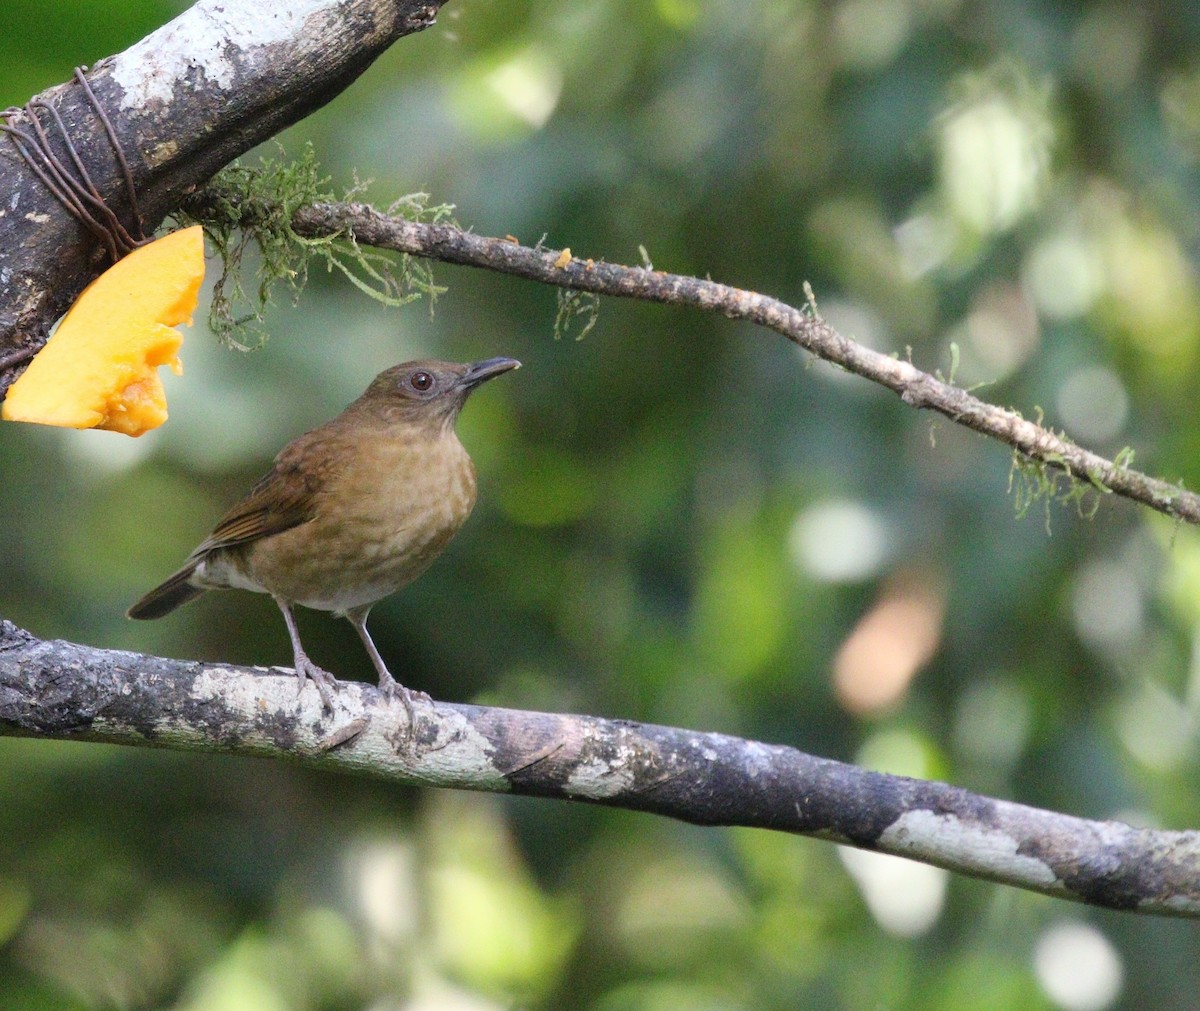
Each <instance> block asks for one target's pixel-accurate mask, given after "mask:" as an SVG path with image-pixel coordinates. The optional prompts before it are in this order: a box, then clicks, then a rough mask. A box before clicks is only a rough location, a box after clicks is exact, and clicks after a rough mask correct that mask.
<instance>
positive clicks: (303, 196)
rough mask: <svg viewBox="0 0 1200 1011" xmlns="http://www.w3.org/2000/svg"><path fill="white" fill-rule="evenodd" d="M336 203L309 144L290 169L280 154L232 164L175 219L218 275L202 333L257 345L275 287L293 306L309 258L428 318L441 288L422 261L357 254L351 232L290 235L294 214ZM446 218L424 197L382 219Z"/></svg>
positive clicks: (360, 250) (358, 188) (402, 202)
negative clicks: (422, 306)
mask: <svg viewBox="0 0 1200 1011" xmlns="http://www.w3.org/2000/svg"><path fill="white" fill-rule="evenodd" d="M365 188H366V187H365V185H364V184H362V183H356V184H355V186H354V187H352V188H351V189H350V190H348V191H347V192H346V193H345V194H343V196H342V199H343V200H354V199H357V198H361V197H362V195H363V192H364V190H365ZM335 199H337V197H336V194H335V193H334V191H333V190H332V189H331V188H330V179H329V177H328V176H323V175H321V173H320V171H319V169H318V166H317V162H316V156H315V154H314V152H313V148H312V145H311V144H309V145H306V146H305V148H304V150H303V151H302V153H301V154H300V157H299V158H297V159H295V160H288V159H286V158H284V157H283V152H282V149H280V156H279V157H277V158H270V157H267V158H263V159H262V160H261V161H260V162H259V164H257V165H244V164H242V163H241V162H234V163H233V164H232V165H229V166H227V167H226V168H224V169H222V170H221V171H220V172H218V173H217V174H216V175H215V176H214V177H213V178H212V180H211V181H210V182H209V183H208V185H207V186H206V187H204V189H202V190H200V191H199V192H198V193H197V194H196V195H195V196H194V197H192V198H191V199H189V200H188V201H187V202H186V203H185V204H184V205H183V206H182V208H181V209H180V210H179V211H178V212H177V213H176V214H175V215H174V216H175V217H176V218H177V219H178V220H179V221H180V223H181V224H183V225H190V224H200V225H203V226H204V231H205V233H206V234H207V235H208V238H209V240H210V241H211V242H212V244H213V247H214V248H215V249H216V251H217V253H218V254H219V255H220V257H221V261H222V266H223V269H222V272H221V276H220V277H219V278H218V279H217V281H216V283H215V284H214V286H213V293H212V304H211V308H210V311H209V326H210V327H211V328H212V330H213V332H214V333H215V334H216V335H217V336H218V337H219V338H220V339H221V340H222V341H223V342H224V343H226V344H229V345H231V346H233V347H237V348H240V349H242V350H250V349H252V348H255V347H258V346H260V345H261V344H262V342H263V340H264V339H265V334H264V331H263V330H262V327H261V324H262V321H263V317H264V314H265V312H266V308H267V306H268V305H270V303H271V294H272V291H273V290H274V289H275V287H276V285H278V284H281V283H282V284H284V285H286V286H287V288H288V289H290V291H291V293H292V296H293V300H295V299H298V298H299V295H300V292H301V291H302V290H303V289H304V286H305V284H306V282H307V280H308V270H309V264H310V262H311V261H312V260H313V258H314V257H315V258H316V259H317V260H318V261H323V262H324V264H325V268H326V270H328V271H333V270H335V269H336V270H338V271H340V272H341V273H342V274H344V275H345V276H346V278H347V279H348V280H349V281H350V282H351V283H352V284H353V285H354V286H355V287H357V288H358V289H359V290H360V291H362V292H363V293H364V294H366V295H368V296H370V297H371V298H373V299H375V300H376V301H378V302H382V303H383V304H385V305H392V306H400V305H405V304H407V303H408V302H411V301H413V300H415V299H418V298H420V297H421V296H423V295H424V296H427V297H428V298H429V299H430V311H432V307H433V303H434V302H435V301H436V299H437V296H438V295H440V294H442V293H443V292H444V291H445V288H441V287H439V286H438V285H437V284H436V283H435V282H434V277H433V271H432V269H431V268H430V266H429V263H428V262H427V261H425V260H421V259H418V258H415V257H411V256H408V255H407V254H391V253H381V252H378V251H376V250H373V249H367V248H364V247H362V246H360V245H359V244H358V242H356V241H355V238H354V236H353V235H351V234H349V233H339V234H337V235H331V236H326V237H322V238H308V237H306V236H302V235H298V234H297V233H296V231H295V230H294V228H293V227H292V219H293V215H294V214H295V213H296V211H297V210H299V209H300V208H302V207H305V206H308V205H310V204H316V203H325V202H332V201H334V200H335ZM453 210H454V208H453V206H452V205H450V204H436V205H435V204H430V203H429V196H428V194H425V193H413V194H409V195H407V196H404V197H401V198H400V199H399V200H397V201H396V202H395V203H393V204H392V205H391V206H389V207H388V208H387V213H388V214H398V215H402V216H404V217H406V218H409V219H410V220H414V221H428V222H438V221H445V220H449V219H450V218H451V214H452V212H453ZM252 246H256V247H257V248H258V250H259V254H260V255H259V262H258V269H257V274H258V285H257V288H256V289H252V293H248V292H247V287H248V285H247V283H246V280H245V269H246V268H245V264H244V261H245V257H246V253H247V252H248V251H249V250H250V249H251V247H252Z"/></svg>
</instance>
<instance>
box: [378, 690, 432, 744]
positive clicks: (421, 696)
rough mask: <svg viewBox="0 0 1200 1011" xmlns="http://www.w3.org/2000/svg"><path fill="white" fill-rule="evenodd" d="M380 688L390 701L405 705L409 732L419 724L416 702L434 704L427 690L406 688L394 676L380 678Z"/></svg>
mask: <svg viewBox="0 0 1200 1011" xmlns="http://www.w3.org/2000/svg"><path fill="white" fill-rule="evenodd" d="M379 690H380V691H381V692H382V693H383V696H384V698H386V699H388V700H390V701H396V702H399V703H400V704H401V705H402V706H404V712H405V714H406V715H407V716H408V725H409V732H410V733H411V732H412V728H413V727H415V726H416V724H417V714H416V710H415V709H414V707H413V703H414V702H420V703H421V704H422V705H426V704H429V705H432V703H433V699H432V698H430V697H429V695H428V694H426V693H425V692H420V691H414V690H413V689H412V688H405V687H404V685H402V684H401V683H400V682H399V681H397V680H396V679H395V678H393V677H388V678H386V679H385V678H380V679H379Z"/></svg>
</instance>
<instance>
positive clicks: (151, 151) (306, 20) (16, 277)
mask: <svg viewBox="0 0 1200 1011" xmlns="http://www.w3.org/2000/svg"><path fill="white" fill-rule="evenodd" d="M443 2H444V0H259V2H256V3H254V4H230V3H227V2H225V0H200V2H199V3H196V4H195V5H194V6H193V7H191V8H189V9H188V10H187V11H185V12H184V13H183V14H181V15H180V16H179V17H177V18H176V19H175V20H174V21H171V22H170V23H168V24H167V25H164V26H163V27H162V28H160V29H159V30H158V31H156V32H154V33H153V34H151V35H148V36H147V37H146V38H144V39H142V41H141V42H138V43H137V44H136V45H134V46H132V47H131V48H129V49H127V50H126V51H125V52H123V53H120V54H118V55H116V56H110V57H107V58H105V59H103V60H101V61H100V62H99V63H97V64H96V65H95V66H94V67H93V68H92V69H91V71H90V72H89V73H88V74H87V78H88V81H89V83H90V85H91V87H92V89H93V91H94V92H95V94H96V97H97V98H98V99H99V101H100V104H101V105H102V107H103V108H104V109H105V111H106V112H107V114H108V116H109V118H110V119H111V120H112V123H113V126H114V128H115V131H116V135H117V137H118V139H119V142H120V144H121V147H122V149H123V150H124V152H125V156H126V158H127V159H128V162H129V167H130V169H131V172H132V175H133V182H134V185H135V187H136V191H137V194H138V201H139V203H140V206H141V211H142V216H143V219H144V225H145V228H146V230H147V231H152V230H153V229H154V228H155V227H157V226H158V224H159V223H160V222H161V221H162V219H163V217H164V216H165V215H166V214H167V213H169V212H170V211H171V210H173V209H175V208H176V207H178V206H179V203H180V201H181V200H182V199H183V197H184V196H185V195H186V194H188V193H190V192H192V191H194V190H195V189H196V188H197V187H199V186H201V185H202V184H203V183H204V182H205V181H207V180H208V178H209V177H210V176H211V175H212V174H213V173H214V172H216V171H217V170H218V169H219V168H221V167H222V166H223V165H226V164H228V163H229V162H230V161H232V160H233V159H234V158H236V157H237V156H238V155H239V154H241V153H243V152H244V151H247V150H249V149H250V148H251V147H253V146H254V145H255V144H258V143H261V142H262V141H264V140H266V139H268V138H269V137H272V136H273V135H274V134H276V133H278V132H279V131H280V130H282V129H283V128H284V127H286V126H288V125H290V124H291V123H294V122H296V121H297V120H299V119H302V118H303V117H304V116H306V115H308V114H309V113H310V112H312V111H313V110H314V109H316V108H318V107H319V106H321V105H323V104H324V103H326V102H328V101H329V100H330V99H331V98H333V97H334V96H335V95H337V94H338V93H339V92H341V91H342V90H343V89H344V88H345V87H346V86H347V85H349V84H350V83H351V82H352V81H353V80H355V78H357V77H358V76H359V75H360V74H361V73H362V72H363V71H364V70H366V69H367V67H369V66H370V65H371V63H372V62H374V60H375V59H376V57H378V56H379V55H380V54H381V53H382V52H383V51H384V50H385V49H387V48H388V46H390V45H391V44H392V43H393V42H395V41H396V40H397V39H398V38H401V37H402V36H404V35H408V34H411V33H412V32H417V31H420V30H421V29H423V28H426V27H428V26H429V25H430V24H432V23H433V21H434V18H435V17H436V15H437V13H438V10H439V9H440V7H441V6H442V3H443ZM37 98H39V99H42V100H44V101H45V102H47V103H48V104H49V105H51V106H52V107H53V108H54V109H55V110H56V111H57V112H58V114H59V115H60V116H61V117H62V120H63V123H64V124H65V127H66V130H67V131H68V133H69V134H70V136H71V139H72V142H73V143H74V145H75V147H76V148H77V149H78V151H79V153H80V156H81V159H82V161H83V163H84V164H85V165H86V166H87V169H88V172H89V174H90V175H91V176H92V178H93V180H94V182H95V183H96V186H97V189H98V190H99V192H100V194H101V196H103V197H104V199H105V201H106V202H107V203H108V204H109V205H110V206H111V207H112V208H113V209H114V211H116V212H117V213H118V215H119V216H120V217H121V219H122V220H123V221H126V222H128V221H129V220H130V207H129V200H128V196H127V194H126V192H125V183H124V178H123V176H122V174H121V172H120V168H119V165H118V163H117V160H116V157H115V155H114V153H113V151H112V148H111V147H110V145H109V141H108V138H107V137H106V135H105V133H104V131H103V129H102V127H101V124H100V122H99V120H98V118H97V117H96V114H95V111H94V110H93V108H92V106H91V105H90V104H89V102H88V100H87V98H86V96H85V95H84V93H83V89H82V88H80V87H79V86H78V85H77V84H75V83H74V82H72V83H69V84H61V85H58V86H56V87H54V88H50V89H49V90H47V91H44V92H42V93H41V95H39V96H37ZM13 122H14V124H15V125H17V126H24V127H28V126H29V122H28V114H27V113H25V112H20V113H17V114H16V115H15V118H14V120H13ZM43 123H44V124H45V125H46V126H47V128H48V131H49V133H50V136H51V146H52V148H53V149H54V151H55V152H56V154H57V155H58V156H59V157H60V158H61V159H63V160H64V161H67V160H68V159H67V153H66V148H65V146H64V144H63V142H62V137H61V136H59V135H58V134H57V133H56V131H55V129H54V127H53V126H52V125H51V123H50V120H49V118H48V117H46V116H44V115H43ZM0 193H3V194H4V195H5V197H4V206H3V207H0V397H2V396H3V392H4V390H5V389H7V387H8V386H9V385H10V384H11V382H12V381H13V380H14V379H15V378H16V375H17V372H16V366H18V365H19V364H20V363H21V362H22V361H24V360H25V358H26V357H28V354H27V352H28V351H29V350H31V349H37V348H39V347H40V346H41V345H42V344H43V343H44V342H45V339H46V335H47V333H48V332H49V328H50V326H51V325H52V324H53V323H54V321H55V320H56V319H57V318H58V317H59V316H60V315H62V313H63V312H64V311H65V310H66V309H67V307H68V306H69V305H70V304H71V303H72V302H73V301H74V300H75V297H76V296H77V295H78V294H79V292H80V291H81V290H82V289H83V288H84V286H85V285H86V284H87V283H88V282H89V281H90V280H91V279H92V278H93V277H95V276H96V275H97V274H98V273H100V271H101V270H103V269H104V268H105V266H107V262H106V255H105V252H104V250H103V248H102V247H101V245H100V244H99V243H98V241H97V240H96V239H95V238H94V237H93V236H92V235H91V234H90V233H89V232H88V231H87V230H86V229H85V228H83V226H82V225H80V224H79V223H78V222H77V221H76V220H75V218H73V217H72V216H71V215H70V214H69V213H68V212H67V211H66V209H65V208H64V207H63V206H62V205H61V204H59V203H58V201H57V200H56V199H55V198H54V197H53V196H52V195H51V193H50V192H49V191H48V190H47V189H46V187H45V186H44V185H43V184H42V182H41V181H40V180H39V179H38V178H37V176H36V175H34V173H33V172H32V171H31V170H30V168H29V166H28V165H27V164H26V163H25V160H24V159H23V158H22V157H21V155H20V154H19V152H18V150H17V147H16V145H15V144H14V143H13V142H12V140H11V138H8V137H0ZM6 366H7V367H6Z"/></svg>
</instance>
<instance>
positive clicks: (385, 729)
mask: <svg viewBox="0 0 1200 1011" xmlns="http://www.w3.org/2000/svg"><path fill="white" fill-rule="evenodd" d="M296 684H297V682H296V679H295V678H294V677H293V676H291V675H290V674H287V675H286V676H284V675H274V674H271V673H267V672H264V671H262V670H261V669H255V668H245V667H233V666H229V665H224V664H203V663H196V662H191V661H184V660H168V659H164V658H161V657H154V656H145V655H142V654H138V653H126V652H119V651H116V650H102V649H95V648H92V647H89V646H80V645H76V644H74V643H69V642H63V641H59V640H56V641H43V640H40V639H37V638H35V637H34V636H32V635H31V634H30V633H28V632H26V631H24V630H22V629H20V628H18V627H17V626H16V625H13V624H12V623H11V622H8V621H0V735H15V736H27V737H55V738H73V739H80V740H93V741H106V742H109V743H114V744H128V745H135V746H143V747H166V748H175V749H181V750H194V751H205V752H210V753H211V752H217V751H222V752H230V753H233V754H242V755H260V756H270V757H275V758H287V759H291V760H295V761H299V762H302V763H304V764H306V765H311V766H316V767H319V768H324V769H331V770H341V771H344V772H351V773H355V774H359V775H370V776H375V777H379V778H383V779H387V780H390V781H393V782H397V783H408V784H419V785H424V786H435V787H448V788H454V789H463V790H487V791H492V792H497V793H514V794H526V795H531V796H538V797H549V798H556V799H560V800H578V801H584V802H587V803H593V804H604V805H607V806H610V807H621V808H628V809H630V810H636V811H646V812H650V813H653V814H661V815H666V816H668V817H671V818H678V819H681V820H684V821H688V822H692V823H695V824H699V825H745V826H752V827H757V828H766V829H775V830H777V831H782V832H793V833H797V834H800V835H809V836H815V837H817V838H821V839H827V840H830V841H833V842H838V843H845V844H848V845H851V846H857V847H859V848H861V849H868V850H875V851H878V852H880V853H891V854H895V855H897V856H903V857H909V858H911V859H913V860H920V861H923V862H925V863H930V864H936V865H937V866H940V867H945V868H948V869H950V870H953V871H957V872H959V873H961V874H968V875H971V876H974V877H980V878H986V879H989V880H991V881H996V882H1000V883H1003V884H1008V885H1013V886H1015V887H1018V888H1025V889H1029V890H1032V891H1037V892H1043V893H1045V894H1047V895H1053V896H1057V897H1059V898H1064V899H1072V900H1076V901H1080V902H1086V903H1090V904H1092V905H1097V906H1106V907H1109V908H1112V909H1124V910H1130V911H1134V912H1140V913H1154V914H1165V915H1173V916H1182V917H1191V918H1196V917H1200V833H1198V832H1172V831H1164V830H1156V829H1139V828H1132V827H1130V826H1128V825H1124V824H1121V823H1119V822H1111V821H1109V822H1100V821H1088V820H1085V819H1082V818H1074V817H1070V816H1068V815H1063V814H1056V813H1054V812H1051V811H1043V810H1039V809H1037V808H1032V807H1025V806H1023V805H1020V804H1013V803H1010V802H1008V801H1003V800H994V799H991V798H989V797H982V796H979V795H978V794H973V793H969V792H968V791H966V790H962V789H959V788H958V787H954V786H949V785H947V784H945V783H935V782H924V781H921V780H914V779H908V778H906V777H903V776H889V775H884V774H882V773H875V772H867V771H865V770H863V769H859V768H856V767H855V766H852V765H845V764H843V763H841V762H832V761H828V760H826V759H822V758H814V757H813V756H811V755H806V754H804V753H803V752H800V751H797V750H795V749H793V748H787V747H782V746H780V745H770V744H761V743H758V742H755V741H746V740H741V739H739V738H736V737H728V736H726V735H724V734H712V733H700V732H697V731H690V730H680V729H675V728H672V727H661V726H653V725H649V724H641V723H633V722H629V721H626V720H604V719H598V718H596V717H591V716H570V715H558V714H551V713H533V712H521V711H516V710H510V709H493V708H485V707H481V706H467V705H450V704H447V703H442V702H435V703H431V704H428V705H421V706H418V708H417V722H416V725H415V727H411V728H410V726H409V725H408V723H407V719H406V717H405V715H404V710H403V708H402V707H401V706H399V705H392V704H389V703H387V702H385V701H384V700H383V698H382V697H381V696H380V694H379V692H378V691H376V689H375V688H373V687H371V686H368V685H364V684H359V683H342V684H341V685H340V691H339V692H338V696H337V698H338V707H337V711H336V712H335V713H334V714H333V715H332V716H329V715H326V714H325V712H324V710H323V709H322V706H321V700H320V698H319V697H318V694H317V691H316V689H315V688H314V687H313V686H312V685H311V684H306V685H305V687H304V690H303V692H302V693H301V694H299V695H297V690H296Z"/></svg>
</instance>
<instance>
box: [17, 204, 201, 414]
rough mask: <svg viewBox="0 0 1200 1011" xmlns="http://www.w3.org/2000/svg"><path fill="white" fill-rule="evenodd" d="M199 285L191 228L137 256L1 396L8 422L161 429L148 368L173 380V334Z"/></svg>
mask: <svg viewBox="0 0 1200 1011" xmlns="http://www.w3.org/2000/svg"><path fill="white" fill-rule="evenodd" d="M203 280H204V234H203V231H202V229H201V228H200V226H199V225H195V226H193V227H191V228H185V229H182V230H181V231H177V232H171V233H170V234H169V235H165V236H163V238H161V239H157V240H155V241H154V242H151V243H149V244H147V245H145V246H142V247H140V248H138V249H136V250H134V251H133V252H132V253H130V254H129V255H128V256H126V257H125V258H124V259H122V260H119V261H118V262H117V263H115V264H114V265H113V266H112V267H110V268H109V269H108V270H106V271H105V272H104V273H103V274H101V275H100V276H99V277H98V278H96V280H95V281H93V282H92V283H91V284H90V285H89V286H88V287H87V288H86V289H85V290H84V292H83V294H81V295H80V296H79V298H78V299H77V300H76V302H75V304H74V305H73V306H71V308H70V310H68V312H67V314H66V315H65V316H64V317H63V318H62V322H60V323H59V325H58V329H57V330H55V332H54V333H53V334H52V335H51V337H50V339H49V340H48V341H47V342H46V346H45V347H44V348H42V350H41V351H40V352H39V353H38V355H37V357H35V358H34V359H33V361H32V362H30V364H29V368H27V369H26V370H25V372H24V374H23V375H22V376H21V377H20V378H19V379H18V380H17V381H16V382H15V383H13V385H12V386H11V387H10V388H9V391H8V396H7V397H6V398H5V400H4V403H3V404H2V405H0V413H2V415H3V417H4V418H5V419H7V420H9V421H30V422H35V423H37V424H42V425H58V426H61V427H65V428H103V429H107V430H109V431H113V432H121V433H123V434H125V435H131V436H138V435H142V434H144V433H145V432H148V431H150V430H151V429H152V428H157V427H158V426H159V425H161V424H162V423H163V422H164V421H166V420H167V400H166V394H165V391H164V390H163V384H162V380H161V378H160V377H159V374H158V368H159V366H162V365H167V366H169V367H170V368H171V370H172V371H173V372H174V373H175V374H176V375H180V374H182V372H183V367H182V365H181V364H180V361H179V354H178V352H179V347H180V345H181V344H182V343H183V337H182V336H181V335H180V333H179V331H178V330H176V329H174V328H175V327H176V326H177V325H179V324H180V323H189V324H190V323H191V316H192V313H193V312H194V311H195V308H196V301H197V295H198V293H199V290H200V284H201V282H202V281H203Z"/></svg>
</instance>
